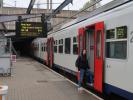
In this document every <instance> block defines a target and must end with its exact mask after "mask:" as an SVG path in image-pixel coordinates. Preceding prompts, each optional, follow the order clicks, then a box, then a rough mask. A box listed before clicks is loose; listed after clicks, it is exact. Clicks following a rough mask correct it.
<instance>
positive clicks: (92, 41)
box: [78, 22, 104, 93]
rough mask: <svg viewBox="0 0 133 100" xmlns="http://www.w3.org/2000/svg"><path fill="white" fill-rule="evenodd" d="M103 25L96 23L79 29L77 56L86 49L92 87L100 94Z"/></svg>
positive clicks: (101, 83)
mask: <svg viewBox="0 0 133 100" xmlns="http://www.w3.org/2000/svg"><path fill="white" fill-rule="evenodd" d="M103 30H104V23H103V22H100V23H96V24H93V25H90V26H87V27H86V28H80V29H79V35H78V38H79V41H78V42H79V54H80V52H81V50H82V49H86V51H87V56H86V59H87V60H88V62H89V66H90V73H91V76H92V78H93V85H90V86H92V87H93V88H94V89H95V90H97V91H99V92H101V93H102V85H103V50H104V49H103V48H104V47H103V43H104V33H103Z"/></svg>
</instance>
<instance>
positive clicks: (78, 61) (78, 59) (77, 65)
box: [75, 56, 80, 69]
mask: <svg viewBox="0 0 133 100" xmlns="http://www.w3.org/2000/svg"><path fill="white" fill-rule="evenodd" d="M75 66H76V67H77V68H78V69H79V68H80V56H79V57H78V58H77V59H76V62H75Z"/></svg>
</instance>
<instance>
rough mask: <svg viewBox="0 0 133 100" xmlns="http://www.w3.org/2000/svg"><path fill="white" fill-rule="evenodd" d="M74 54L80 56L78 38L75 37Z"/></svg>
mask: <svg viewBox="0 0 133 100" xmlns="http://www.w3.org/2000/svg"><path fill="white" fill-rule="evenodd" d="M73 54H76V55H77V54H78V44H77V37H73Z"/></svg>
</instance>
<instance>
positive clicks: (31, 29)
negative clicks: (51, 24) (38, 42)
mask: <svg viewBox="0 0 133 100" xmlns="http://www.w3.org/2000/svg"><path fill="white" fill-rule="evenodd" d="M16 30H17V31H16V32H17V34H19V36H20V37H38V36H42V35H43V33H44V32H43V31H44V30H43V25H42V23H39V22H16Z"/></svg>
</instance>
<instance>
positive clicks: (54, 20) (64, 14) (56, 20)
mask: <svg viewBox="0 0 133 100" xmlns="http://www.w3.org/2000/svg"><path fill="white" fill-rule="evenodd" d="M26 10H27V9H26V8H13V7H4V8H0V14H24V13H26ZM31 13H47V10H46V9H33V10H32V11H31ZM75 13H77V11H70V10H69V11H67V10H64V11H61V13H60V14H57V18H52V19H51V21H52V25H56V24H58V23H60V22H62V21H63V20H65V19H66V17H70V16H72V15H73V14H75ZM72 19H73V18H72ZM72 19H70V20H72ZM70 20H68V21H70ZM28 21H32V22H40V21H41V19H40V18H32V19H28ZM5 25H6V27H7V29H8V30H14V29H15V22H6V23H5Z"/></svg>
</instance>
